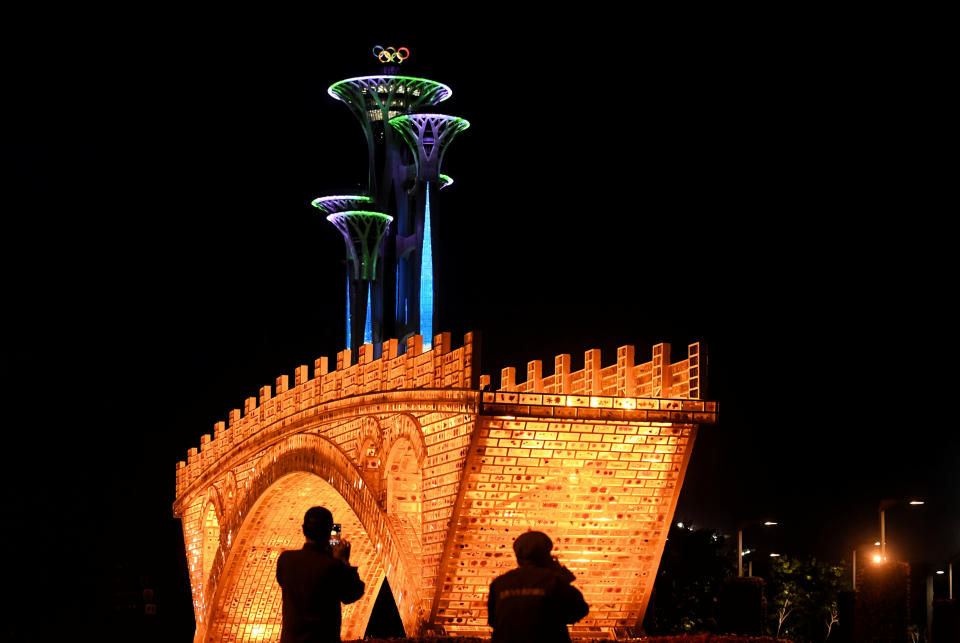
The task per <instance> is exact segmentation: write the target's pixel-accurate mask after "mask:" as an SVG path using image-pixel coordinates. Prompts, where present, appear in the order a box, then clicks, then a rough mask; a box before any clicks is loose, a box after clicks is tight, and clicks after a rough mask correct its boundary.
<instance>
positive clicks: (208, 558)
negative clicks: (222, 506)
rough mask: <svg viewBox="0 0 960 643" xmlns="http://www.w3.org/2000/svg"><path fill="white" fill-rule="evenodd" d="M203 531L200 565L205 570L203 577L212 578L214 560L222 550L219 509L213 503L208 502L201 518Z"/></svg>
mask: <svg viewBox="0 0 960 643" xmlns="http://www.w3.org/2000/svg"><path fill="white" fill-rule="evenodd" d="M200 529H201V530H202V531H201V533H202V541H201V542H202V543H203V544H202V549H201V550H200V564H201V565H202V568H203V577H204V578H209V577H210V570H211V569H212V568H213V560H214V558H215V557H216V555H217V550H218V549H219V548H220V521H219V520H218V519H217V508H216V505H214V504H213V503H212V502H209V501H208V502H207V505H206V508H205V509H204V510H203V513H202V514H201V516H200Z"/></svg>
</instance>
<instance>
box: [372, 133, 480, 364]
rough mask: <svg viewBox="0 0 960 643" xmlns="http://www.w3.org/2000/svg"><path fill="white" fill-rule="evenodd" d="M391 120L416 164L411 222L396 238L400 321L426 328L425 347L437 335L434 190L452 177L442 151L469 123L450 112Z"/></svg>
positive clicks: (403, 325)
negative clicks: (445, 168)
mask: <svg viewBox="0 0 960 643" xmlns="http://www.w3.org/2000/svg"><path fill="white" fill-rule="evenodd" d="M390 125H391V126H393V127H394V128H396V130H397V131H398V132H399V133H400V134H401V136H403V139H404V140H405V141H406V142H407V145H409V147H410V150H411V151H412V153H413V158H414V167H415V168H416V185H415V189H414V190H412V192H413V193H414V194H415V196H416V198H415V202H414V209H413V212H412V213H411V215H412V216H410V218H409V221H410V223H411V224H412V225H411V226H410V227H409V228H408V229H407V230H400V231H399V232H398V234H397V239H396V260H397V289H396V299H397V301H396V310H397V327H398V328H401V329H403V330H405V331H407V332H419V333H420V334H422V335H423V343H424V348H426V347H427V346H428V345H429V344H430V342H432V341H433V329H434V315H435V310H434V306H433V300H434V282H433V274H434V273H433V232H432V226H431V215H432V212H431V204H430V193H431V189H432V191H434V192H435V191H436V190H437V189H438V188H441V187H445V186H446V185H449V182H450V181H451V179H449V177H446V176H443V175H441V174H440V165H441V163H442V162H443V155H444V154H445V153H446V150H447V147H448V146H449V145H450V143H451V142H452V141H453V139H454V137H455V136H456V135H457V133H459V132H462V131H463V130H465V129H467V127H469V126H470V123H469V122H467V121H466V120H464V119H462V118H458V117H456V116H447V115H445V114H407V115H402V116H396V117H394V118H392V119H390ZM404 233H406V234H404Z"/></svg>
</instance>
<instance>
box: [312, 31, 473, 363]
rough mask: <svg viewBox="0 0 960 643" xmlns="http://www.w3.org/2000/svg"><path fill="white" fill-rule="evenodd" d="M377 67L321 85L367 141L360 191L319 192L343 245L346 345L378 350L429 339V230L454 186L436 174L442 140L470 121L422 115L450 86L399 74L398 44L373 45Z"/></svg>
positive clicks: (403, 54)
mask: <svg viewBox="0 0 960 643" xmlns="http://www.w3.org/2000/svg"><path fill="white" fill-rule="evenodd" d="M373 54H374V56H375V57H376V58H377V60H378V61H379V63H380V64H381V65H383V68H382V70H381V71H382V73H381V74H378V75H374V76H360V77H356V78H348V79H346V80H341V81H339V82H337V83H334V84H333V85H331V86H330V88H329V89H328V90H327V93H328V94H330V96H332V97H333V98H335V99H337V100H339V101H342V102H343V103H344V104H346V105H347V107H349V108H350V111H351V112H352V113H353V115H354V116H355V117H356V118H357V120H358V121H359V122H360V126H361V128H362V129H363V134H364V138H365V140H366V143H367V153H368V166H367V193H366V194H360V195H345V196H335V197H321V198H319V199H316V200H314V202H313V205H314V206H316V207H317V208H319V209H320V210H321V211H322V212H324V213H325V214H327V219H328V220H329V221H331V223H333V224H334V225H336V226H337V228H338V229H339V230H340V231H341V232H342V233H343V235H344V238H345V240H346V245H347V270H346V273H347V277H346V278H347V284H346V291H347V306H346V315H345V320H346V329H347V330H346V335H345V345H346V346H345V347H346V348H347V349H350V350H351V351H352V352H353V353H354V354H356V351H357V350H358V349H359V347H360V346H361V345H362V344H365V343H372V344H373V347H374V351H377V352H378V351H379V350H380V348H381V344H382V342H383V341H384V340H385V339H386V338H389V337H396V338H398V339H400V340H401V341H400V346H404V345H405V343H404V341H403V340H405V339H406V338H407V337H410V336H412V335H423V338H424V340H423V341H424V349H427V348H429V345H430V343H431V341H432V340H433V329H434V318H435V314H436V313H435V307H434V295H435V287H434V279H433V275H434V270H433V228H432V226H431V218H432V217H435V215H436V204H435V201H436V197H435V196H434V195H435V193H436V191H437V190H440V189H442V188H445V187H447V186H449V185H450V184H452V183H453V179H451V178H450V177H449V176H446V175H443V174H440V164H441V161H442V159H443V155H444V153H445V152H446V150H447V148H448V146H449V145H450V142H451V141H452V140H453V138H454V136H456V134H457V133H459V132H461V131H463V130H464V129H466V128H467V127H468V126H469V123H468V122H467V121H466V120H464V119H462V118H457V117H455V116H447V115H445V114H435V113H426V112H428V111H429V110H430V109H431V108H433V107H435V106H436V105H437V104H439V103H440V102H442V101H444V100H446V99H448V98H450V96H451V95H452V93H453V92H452V91H451V89H450V88H449V87H448V86H446V85H444V84H442V83H438V82H435V81H432V80H427V79H425V78H415V77H411V76H403V75H400V74H399V73H398V72H399V68H400V65H401V64H402V63H403V62H404V61H405V60H406V59H407V58H409V56H410V52H409V50H408V49H407V48H406V47H400V48H394V47H387V48H383V47H379V46H378V47H374V50H373Z"/></svg>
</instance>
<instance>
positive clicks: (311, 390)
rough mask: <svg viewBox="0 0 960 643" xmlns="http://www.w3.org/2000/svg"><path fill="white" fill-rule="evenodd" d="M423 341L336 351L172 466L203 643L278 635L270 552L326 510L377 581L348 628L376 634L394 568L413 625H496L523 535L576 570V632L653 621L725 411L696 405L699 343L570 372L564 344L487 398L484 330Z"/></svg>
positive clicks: (288, 543) (265, 392)
mask: <svg viewBox="0 0 960 643" xmlns="http://www.w3.org/2000/svg"><path fill="white" fill-rule="evenodd" d="M421 347H422V341H421V340H420V338H419V337H414V338H411V339H410V340H409V341H408V342H407V351H406V353H405V354H403V355H398V354H397V343H396V341H395V340H391V341H390V342H385V343H384V346H383V356H382V357H381V358H380V359H377V360H373V359H372V354H373V351H372V347H371V346H369V345H366V346H363V347H362V348H361V350H360V351H359V352H360V355H359V360H358V363H357V364H351V359H350V354H349V351H342V352H341V353H340V354H338V356H337V368H336V369H335V370H334V371H329V370H328V367H327V360H326V358H320V359H318V360H316V362H315V364H314V377H313V378H309V377H308V368H307V367H306V366H301V367H299V368H297V369H296V372H295V377H294V385H293V387H291V386H290V385H289V380H288V378H287V376H281V377H279V378H277V380H276V394H275V395H274V394H273V390H272V389H271V387H269V386H265V387H263V388H261V391H260V396H259V399H256V398H249V399H248V400H247V402H246V404H245V405H244V410H243V412H242V413H241V412H240V411H239V410H235V411H233V412H231V413H230V420H229V423H226V424H225V423H223V422H220V423H217V424H216V425H215V428H214V434H213V436H210V435H206V436H203V438H202V439H201V447H200V449H199V450H198V449H191V450H190V452H189V454H188V458H187V460H186V461H185V462H181V463H179V464H178V466H177V500H176V502H175V504H174V511H175V514H176V515H177V516H179V517H180V518H181V519H182V521H183V526H184V540H185V543H184V544H185V551H186V554H187V560H188V565H189V570H190V579H191V586H192V589H193V596H194V607H195V612H196V616H197V637H196V640H197V641H268V640H277V638H278V636H279V618H280V599H279V588H278V587H277V586H276V581H275V578H274V574H275V565H276V557H277V556H278V555H279V552H280V551H282V550H283V549H286V548H297V547H299V546H301V544H302V534H301V532H300V523H301V522H302V516H303V513H304V511H306V509H307V508H308V507H310V506H314V505H318V504H319V505H325V506H328V507H330V508H331V510H332V511H333V512H334V516H335V520H336V521H337V522H341V523H343V525H344V536H345V537H347V538H348V539H349V540H351V542H353V543H354V554H353V558H354V563H355V564H359V566H360V573H361V577H362V578H363V579H364V580H365V582H366V583H367V592H366V594H365V595H364V598H363V599H362V600H361V601H360V602H358V603H357V604H356V605H354V606H349V607H345V608H344V627H343V636H344V638H358V637H361V636H362V635H363V633H364V630H365V628H366V624H367V621H368V619H369V615H370V610H371V609H372V605H373V601H374V599H375V597H376V592H378V591H379V588H380V585H381V584H382V582H383V579H384V578H387V579H389V581H390V585H391V588H393V590H394V596H395V598H397V601H398V607H399V609H400V613H401V618H402V619H403V621H404V624H405V628H406V630H407V632H408V634H413V633H415V632H418V631H421V630H423V629H424V628H428V629H434V630H437V629H439V630H443V631H446V632H450V633H463V634H469V633H474V634H476V633H480V634H484V633H486V626H485V622H486V614H485V606H486V603H485V601H486V588H487V585H488V584H489V581H490V580H491V579H492V577H493V576H494V575H495V574H496V573H499V571H502V570H505V569H508V568H510V567H512V566H513V565H514V560H513V554H512V549H511V544H512V541H513V538H514V537H515V536H516V535H518V534H519V533H521V532H522V531H525V530H526V529H527V528H535V529H542V530H543V531H546V532H547V533H548V534H550V536H551V537H552V538H553V539H554V542H555V543H556V545H557V553H558V555H559V556H560V557H561V560H563V561H564V562H565V563H566V564H568V566H569V567H570V568H571V569H572V570H573V571H574V573H575V574H577V575H578V577H579V579H578V581H577V586H578V587H580V588H581V589H582V590H583V592H584V594H585V596H586V598H587V600H588V602H589V603H590V605H591V615H590V616H589V617H588V619H587V620H586V621H585V622H583V623H581V624H579V625H578V626H577V627H576V628H575V629H574V634H575V635H577V634H584V635H586V634H588V633H589V634H590V635H593V636H603V635H613V634H615V631H616V628H621V627H624V626H626V625H632V624H634V623H635V622H636V621H637V619H638V618H641V617H642V614H643V610H644V609H645V606H646V603H647V601H648V600H649V591H650V584H651V582H652V578H653V576H654V575H655V571H656V566H657V564H658V561H659V558H660V554H661V552H662V548H663V538H664V536H665V533H666V525H668V524H669V522H670V519H671V517H672V513H673V508H674V506H675V504H676V499H677V493H678V491H679V488H680V485H681V484H682V479H683V472H684V469H685V466H686V462H687V460H688V458H689V454H690V449H691V447H692V444H693V439H694V435H695V430H696V426H697V425H698V424H701V423H709V422H712V421H714V419H715V416H716V406H715V404H713V403H710V402H703V401H700V400H697V399H695V396H696V395H699V392H700V381H701V373H700V367H701V364H700V352H699V346H698V345H696V344H694V345H691V347H690V352H689V355H688V357H687V359H685V360H683V361H681V362H677V363H673V364H671V363H670V361H669V355H670V353H669V346H667V345H657V346H656V347H654V351H653V355H652V359H651V360H650V361H649V362H647V363H644V364H640V365H637V364H634V360H633V357H634V352H633V348H632V347H622V348H621V349H619V350H618V356H617V362H616V364H614V365H611V366H609V367H606V368H603V367H601V364H600V354H599V351H595V350H594V351H587V353H586V354H585V359H584V368H583V369H581V370H580V371H576V372H571V371H570V356H569V355H561V356H558V357H557V358H556V360H555V363H554V365H555V371H554V373H553V374H552V375H550V376H548V377H543V376H542V367H541V366H540V363H539V362H531V363H530V364H529V365H528V369H527V374H528V377H527V381H526V382H523V383H520V384H517V383H516V382H515V381H514V380H515V375H514V373H513V369H505V370H504V372H503V374H502V386H501V390H500V391H497V392H487V393H483V394H482V395H481V393H480V392H479V388H480V386H482V385H483V384H485V383H487V382H489V378H486V377H482V378H481V377H479V374H478V373H476V372H475V371H474V369H473V362H474V351H475V350H476V347H475V346H474V340H473V335H472V334H468V335H467V336H466V337H465V338H464V345H463V346H462V347H460V348H457V349H455V350H453V349H451V348H450V336H449V334H447V333H444V334H441V335H437V336H436V337H435V338H434V342H433V349H432V350H430V351H427V352H425V353H424V352H422V350H421ZM664 394H670V395H671V396H673V398H674V399H663V395H664ZM691 398H694V399H691ZM451 524H453V525H455V529H453V530H451V529H450V526H451Z"/></svg>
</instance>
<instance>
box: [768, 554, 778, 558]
mask: <svg viewBox="0 0 960 643" xmlns="http://www.w3.org/2000/svg"><path fill="white" fill-rule="evenodd" d="M779 556H780V554H770V558H778V557H779Z"/></svg>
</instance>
